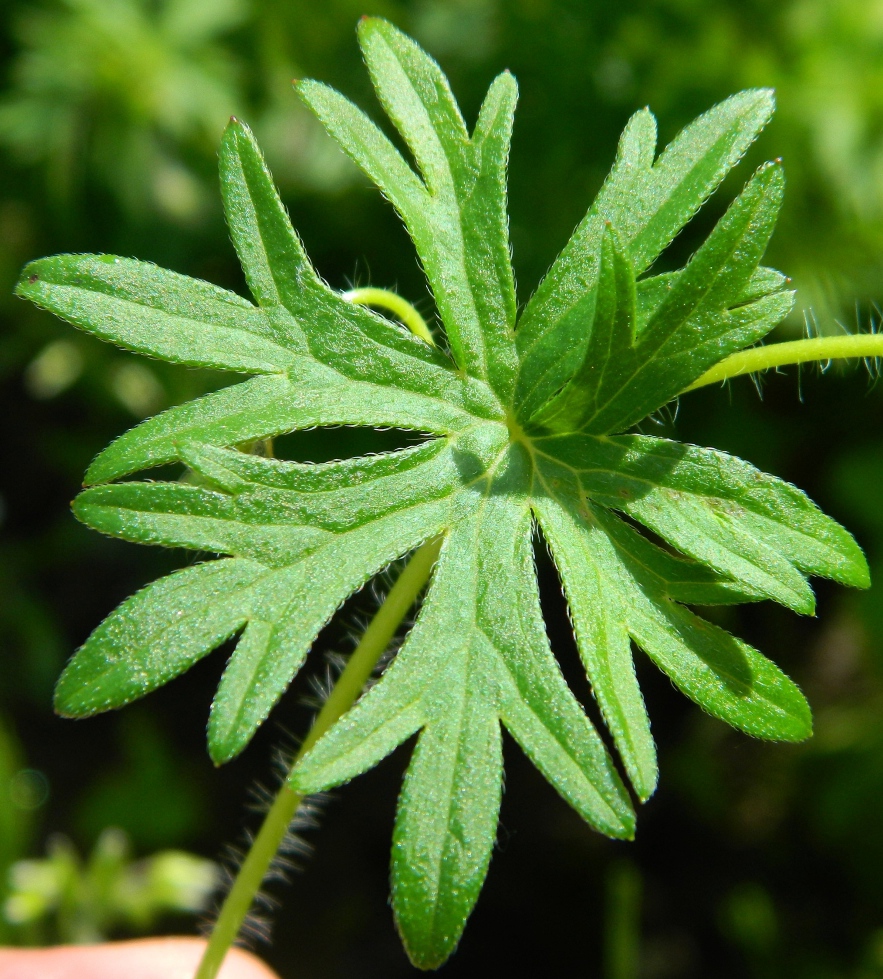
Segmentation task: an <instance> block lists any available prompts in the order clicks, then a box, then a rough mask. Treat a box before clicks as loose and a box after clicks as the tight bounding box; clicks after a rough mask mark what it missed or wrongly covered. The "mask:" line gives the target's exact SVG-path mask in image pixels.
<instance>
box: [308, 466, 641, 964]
mask: <svg viewBox="0 0 883 979" xmlns="http://www.w3.org/2000/svg"><path fill="white" fill-rule="evenodd" d="M519 455H520V453H516V454H515V455H513V457H512V458H511V459H510V460H509V461H508V463H509V464H508V466H507V465H506V464H505V463H504V464H503V465H501V467H500V470H498V472H499V473H500V475H498V476H497V477H496V479H495V480H494V482H493V483H492V484H491V485H489V486H488V487H487V489H486V490H485V494H483V496H482V497H477V498H475V499H473V500H471V501H470V510H471V511H472V512H471V515H470V516H469V517H467V518H465V519H463V520H462V521H461V522H460V524H459V525H458V528H457V529H456V530H454V531H452V532H451V534H450V536H449V538H448V540H447V542H446V544H445V546H444V548H443V550H442V555H441V558H440V561H439V565H438V567H437V568H436V571H435V574H434V578H433V582H432V585H431V587H430V590H429V594H428V596H427V599H426V601H425V603H424V606H423V609H422V611H421V613H420V615H419V617H418V620H417V623H416V625H415V627H414V629H413V631H412V632H411V635H410V637H409V639H408V641H407V642H406V644H405V646H404V648H403V649H402V650H401V652H400V653H399V654H398V656H397V657H396V659H395V661H394V663H393V665H392V666H391V667H390V669H389V670H388V671H387V672H386V674H385V675H384V677H383V679H382V680H381V681H380V683H379V684H377V686H375V687H374V688H373V689H372V690H371V691H370V692H369V693H368V694H367V695H366V696H365V697H364V698H363V699H362V701H361V702H360V703H359V705H358V706H357V707H356V708H355V709H354V710H353V711H352V712H351V713H350V714H349V715H348V716H347V717H346V718H345V719H344V720H343V721H342V722H341V723H340V724H338V726H337V727H336V728H334V729H333V730H332V731H331V732H330V733H329V734H327V735H326V736H325V737H324V738H322V739H321V740H320V741H319V743H318V744H317V745H316V747H315V748H313V750H312V751H311V752H309V753H308V754H307V756H306V757H305V758H304V760H303V761H302V762H301V764H300V765H299V766H298V767H297V768H296V769H295V772H294V775H293V782H292V785H293V788H295V790H297V791H301V792H314V791H317V790H319V789H323V788H328V787H330V786H332V785H336V784H339V783H341V782H343V781H346V780H348V779H350V778H352V777H354V776H355V775H357V774H359V773H360V772H362V771H364V770H365V769H366V768H368V767H370V766H371V765H373V764H376V763H377V762H378V761H379V760H380V759H381V758H382V757H384V755H386V754H388V753H389V752H390V751H391V750H392V749H393V748H395V747H396V745H398V744H399V743H401V742H402V741H403V740H405V739H406V738H408V737H409V736H410V735H412V734H413V733H414V732H415V731H416V730H419V729H422V733H421V735H420V739H419V740H418V743H417V748H416V750H415V753H414V757H413V758H412V761H411V765H410V767H409V770H408V775H407V777H406V780H405V786H404V788H403V791H402V796H401V798H400V802H399V815H398V818H397V821H396V832H395V841H396V842H395V846H394V851H393V852H394V860H393V905H394V909H395V912H396V917H397V920H398V924H399V930H400V931H401V933H402V936H403V938H404V941H405V945H406V947H407V948H408V950H409V953H410V954H411V957H412V960H413V961H414V962H415V964H417V965H418V966H420V967H422V968H435V967H437V966H438V965H440V964H441V963H442V962H443V961H444V960H445V958H447V956H448V955H449V954H450V952H451V951H452V950H453V948H454V946H455V945H456V943H457V941H458V940H459V937H460V932H461V931H462V928H463V925H464V923H465V919H466V917H467V915H468V914H469V911H470V910H471V908H472V905H473V904H474V902H475V899H476V897H477V895H478V890H479V889H480V887H481V883H482V881H483V879H484V875H485V873H486V871H487V865H488V861H489V859H490V851H491V846H492V845H493V841H494V836H495V832H496V821H497V809H498V807H499V799H500V780H501V775H502V770H501V749H500V735H499V722H500V721H502V723H503V724H504V725H505V726H506V727H507V728H508V729H509V730H510V732H511V733H512V735H513V736H514V737H515V739H516V740H517V741H518V742H519V744H520V745H521V746H522V748H523V749H524V750H525V751H526V752H527V754H528V755H530V757H531V758H532V760H533V761H534V763H535V764H536V765H537V766H538V767H539V768H540V769H541V770H542V771H543V773H544V774H545V775H546V777H547V778H548V779H549V780H550V781H551V782H552V784H553V785H555V787H556V788H557V789H558V791H559V792H560V793H561V794H562V795H563V796H564V797H565V798H566V799H567V800H568V801H569V802H570V803H571V805H573V806H574V807H575V808H576V809H577V810H578V811H579V812H580V813H581V815H582V816H583V817H584V818H585V819H586V820H587V821H588V822H590V823H591V824H593V825H595V826H597V827H598V828H599V829H601V830H602V831H603V832H606V833H608V834H609V835H613V836H630V835H631V833H632V828H633V817H632V813H631V807H630V805H629V802H628V796H627V794H626V792H625V790H624V788H623V787H622V785H621V783H620V781H619V778H618V776H617V775H616V770H615V768H614V766H613V764H612V762H611V761H610V759H609V757H608V756H607V754H606V752H605V750H604V747H603V745H602V744H601V741H600V739H599V738H598V736H597V734H596V733H595V731H594V730H593V729H592V726H591V723H590V722H589V721H588V719H587V718H586V717H585V714H584V713H583V711H582V709H581V708H580V707H579V705H578V704H577V702H576V701H575V699H574V698H573V695H572V694H571V693H570V691H569V690H568V689H567V686H566V685H565V683H564V680H563V678H562V676H561V673H560V670H559V669H558V667H557V664H556V663H555V660H554V658H553V657H552V653H551V650H550V649H549V646H548V640H547V639H546V635H545V631H544V629H543V625H542V619H541V613H540V608H539V596H538V593H537V587H536V581H535V577H534V570H533V557H532V553H531V546H530V526H531V520H530V512H529V508H528V506H527V501H526V499H524V498H521V499H519V498H518V497H519V496H521V494H520V493H517V492H516V491H515V489H516V486H517V485H518V483H517V482H516V478H517V476H518V475H520V473H519V472H518V470H519V469H521V468H522V467H524V466H525V462H524V461H523V460H522V459H520V458H519ZM504 467H505V468H504ZM501 470H502V471H501ZM518 482H520V480H519V481H518ZM500 484H502V485H500ZM507 484H510V486H511V489H509V491H508V492H507V491H506V490H507V488H508V487H507Z"/></svg>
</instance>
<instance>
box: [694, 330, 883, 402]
mask: <svg viewBox="0 0 883 979" xmlns="http://www.w3.org/2000/svg"><path fill="white" fill-rule="evenodd" d="M859 357H875V358H876V357H883V333H852V334H849V335H848V336H838V337H814V338H813V339H811V340H788V341H786V342H784V343H771V344H769V345H768V346H762V347H749V348H748V350H740V351H739V352H738V353H735V354H730V356H729V357H725V358H724V359H723V360H722V361H721V362H720V363H719V364H715V365H714V367H712V368H711V370H709V371H706V372H705V373H704V374H703V375H702V376H701V377H700V378H699V379H698V380H696V381H694V382H693V383H692V384H691V385H690V386H689V387H688V388H685V389H684V390H685V391H695V390H696V388H701V387H705V385H706V384H714V383H715V381H727V380H729V379H730V378H731V377H738V376H739V375H740V374H753V373H755V371H762V370H766V369H767V368H769V367H785V366H787V365H788V364H803V363H806V362H807V361H810V360H817V361H818V360H838V359H843V358H845V359H850V358H853V359H854V358H859Z"/></svg>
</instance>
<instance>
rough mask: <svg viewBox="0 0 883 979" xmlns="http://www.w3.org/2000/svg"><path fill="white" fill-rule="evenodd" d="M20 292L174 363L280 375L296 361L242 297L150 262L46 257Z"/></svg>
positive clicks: (105, 336)
mask: <svg viewBox="0 0 883 979" xmlns="http://www.w3.org/2000/svg"><path fill="white" fill-rule="evenodd" d="M16 293H17V294H18V295H19V296H22V297H23V298H25V299H30V300H31V301H32V302H35V303H36V304H37V305H38V306H42V307H43V309H48V310H49V311H50V312H52V313H55V314H56V315H57V316H61V317H62V318H63V319H66V320H67V321H68V322H69V323H73V324H74V326H78V327H80V328H81V329H84V330H88V331H89V332H90V333H94V334H95V335H96V336H98V337H100V338H101V339H102V340H109V341H110V342H111V343H116V344H117V345H118V346H121V347H125V348H126V349H127V350H134V351H135V352H136V353H141V354H146V355H148V356H150V357H158V358H160V359H161V360H169V361H171V362H172V363H175V364H190V365H196V366H200V367H215V368H220V369H221V370H230V371H242V372H243V373H249V374H276V373H279V372H280V371H281V370H284V369H285V368H286V367H288V366H289V365H291V364H293V363H294V360H295V358H294V351H293V350H292V349H290V347H287V346H286V345H285V344H284V343H279V342H278V340H277V338H276V337H275V336H274V332H273V329H272V327H271V325H270V323H269V322H268V321H267V319H266V317H265V316H263V315H262V314H261V313H260V312H259V311H258V310H257V309H255V307H254V306H252V305H251V303H249V302H247V301H246V300H245V299H242V298H240V297H239V296H237V295H236V294H235V293H232V292H227V291H226V290H225V289H219V288H218V287H217V286H213V285H209V283H207V282H200V281H199V280H198V279H188V278H187V277H186V276H184V275H178V274H177V273H175V272H169V271H167V270H166V269H160V268H157V267H156V266H155V265H150V264H149V263H147V262H136V261H134V260H133V259H130V258H117V257H115V256H113V255H58V256H56V257H55V258H43V259H40V260H39V261H36V262H31V263H30V265H27V266H25V269H24V271H23V272H22V279H21V282H19V284H18V287H17V289H16Z"/></svg>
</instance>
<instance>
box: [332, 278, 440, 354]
mask: <svg viewBox="0 0 883 979" xmlns="http://www.w3.org/2000/svg"><path fill="white" fill-rule="evenodd" d="M343 298H344V299H347V300H349V301H350V302H351V303H356V305H358V306H379V307H380V308H381V309H388V310H389V311H390V312H391V313H392V314H393V316H397V317H398V318H399V319H400V320H401V321H402V322H403V323H404V324H405V326H407V328H408V329H409V330H410V331H411V332H412V333H413V334H414V335H415V336H418V337H420V339H421V340H425V341H426V343H428V344H429V345H430V347H434V346H435V340H433V339H432V333H431V332H430V330H429V327H428V326H427V325H426V320H425V319H423V317H422V316H421V315H420V314H419V313H418V312H417V310H416V309H415V308H414V307H413V306H412V305H411V304H410V303H409V302H408V300H407V299H402V297H401V296H399V295H398V294H397V293H395V292H390V291H389V290H388V289H374V288H366V289H350V291H349V292H345V293H344V294H343Z"/></svg>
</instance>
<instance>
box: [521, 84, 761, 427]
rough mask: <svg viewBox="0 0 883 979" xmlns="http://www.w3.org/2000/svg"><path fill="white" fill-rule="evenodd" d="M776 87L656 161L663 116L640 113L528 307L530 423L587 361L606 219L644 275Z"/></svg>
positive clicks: (524, 390) (755, 124) (683, 138)
mask: <svg viewBox="0 0 883 979" xmlns="http://www.w3.org/2000/svg"><path fill="white" fill-rule="evenodd" d="M773 106H774V103H773V96H772V92H770V91H769V90H768V89H756V90H749V91H745V92H740V93H739V94H738V95H734V96H732V97H731V98H729V99H727V100H726V101H725V102H722V103H721V104H720V105H717V106H715V107H714V108H713V109H710V110H709V111H708V112H706V113H705V114H704V115H702V116H700V117H699V118H698V119H697V120H696V121H695V122H693V123H691V124H690V125H689V126H687V127H686V128H685V129H684V130H683V131H682V132H681V133H680V135H679V136H678V137H677V138H676V139H675V140H674V141H673V142H672V143H671V144H669V146H667V147H666V149H665V151H664V152H663V153H662V154H661V156H660V157H659V159H658V160H657V161H656V162H655V163H654V162H653V157H654V153H655V150H656V120H655V119H654V117H653V115H652V114H651V113H650V112H649V110H647V109H642V110H641V111H640V112H638V113H636V114H635V115H634V116H633V117H632V118H631V120H630V121H629V124H628V125H627V126H626V129H625V132H624V133H623V135H622V139H621V140H620V144H619V150H618V153H617V157H616V162H615V164H614V166H613V170H612V171H611V173H610V176H609V177H608V178H607V180H606V181H605V183H604V186H603V187H602V188H601V191H600V193H599V194H598V197H597V198H596V200H595V202H594V203H593V204H592V207H591V208H590V209H589V212H588V214H587V215H586V217H585V218H584V219H583V221H582V223H581V224H580V225H579V227H578V228H577V229H576V231H575V232H574V234H573V237H572V238H571V239H570V241H569V242H568V243H567V245H566V247H565V248H564V250H563V251H562V253H561V254H560V255H559V256H558V258H557V259H556V261H555V263H554V264H553V265H552V268H551V269H550V270H549V272H548V274H547V275H546V278H545V279H544V280H543V282H542V284H541V285H540V287H539V289H538V290H537V292H536V293H535V294H534V296H533V297H532V299H531V301H530V302H529V303H528V305H527V308H526V309H525V311H524V313H523V314H522V317H521V320H520V322H519V325H518V350H519V354H520V355H521V357H520V361H521V366H520V370H519V376H518V388H517V391H518V395H517V397H518V400H519V402H520V403H521V417H522V418H529V417H531V415H533V414H534V412H536V411H537V410H538V409H539V408H541V407H542V406H543V405H544V404H545V403H546V402H547V401H548V400H549V399H550V398H551V397H552V396H553V395H554V394H555V393H556V392H557V391H558V390H559V389H560V388H561V386H562V385H563V384H564V383H566V382H567V381H568V380H569V379H570V377H571V376H572V374H573V372H574V371H575V370H576V368H577V366H578V365H579V362H580V359H581V355H582V352H583V349H584V345H585V342H586V339H587V338H588V324H590V323H591V321H592V310H593V308H594V294H595V284H596V281H597V270H598V254H599V245H600V241H601V236H602V234H603V231H604V227H605V222H606V221H609V222H610V223H611V224H612V225H613V227H614V228H616V229H617V232H618V234H619V235H620V237H621V240H622V242H623V243H624V245H626V246H627V247H628V249H629V255H630V258H631V260H632V263H633V266H634V269H635V274H636V275H640V274H641V273H642V272H644V271H645V270H646V269H647V268H648V267H649V266H650V265H651V264H652V263H653V261H654V260H655V259H656V258H657V256H658V255H659V253H660V252H661V251H662V250H663V248H665V246H666V245H667V244H668V243H669V242H670V241H671V240H672V239H673V238H674V237H675V235H677V234H678V232H679V231H680V230H681V229H682V228H683V227H684V225H685V224H686V223H687V222H688V221H689V220H690V218H691V217H692V216H693V214H694V213H695V212H696V211H697V210H698V209H699V207H700V206H701V205H702V203H703V202H704V201H705V200H706V199H707V198H708V197H709V196H710V195H711V194H712V193H713V192H714V191H715V189H716V188H717V186H718V185H719V184H720V182H721V181H722V180H723V178H724V177H725V176H726V174H727V173H728V172H729V171H730V170H731V169H732V168H733V167H734V166H735V165H736V163H738V162H739V160H740V159H741V157H742V155H743V154H744V153H745V151H746V150H747V148H748V147H749V146H750V145H751V143H752V142H753V141H754V140H755V139H756V137H757V135H758V133H759V132H760V131H761V129H763V127H764V126H765V125H766V123H767V122H768V121H769V118H770V116H771V115H772V111H773Z"/></svg>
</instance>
